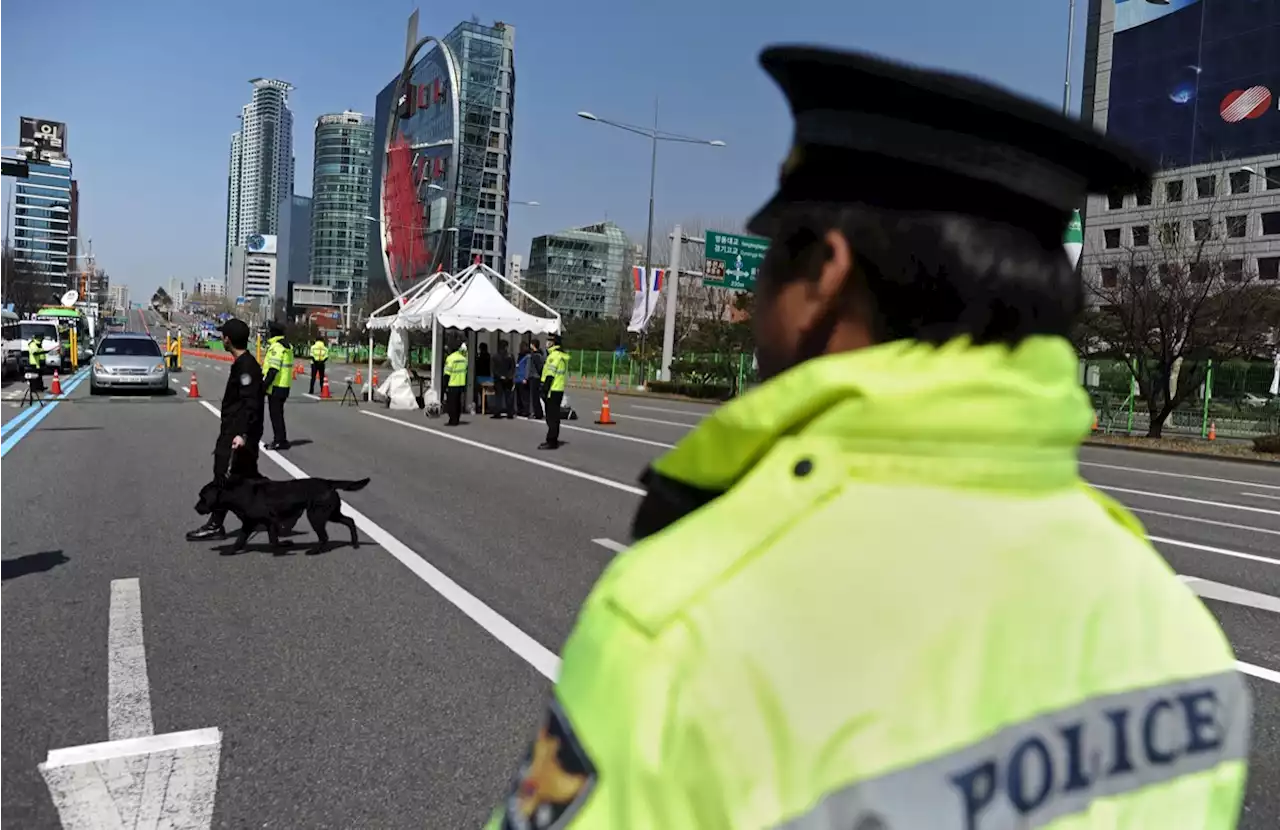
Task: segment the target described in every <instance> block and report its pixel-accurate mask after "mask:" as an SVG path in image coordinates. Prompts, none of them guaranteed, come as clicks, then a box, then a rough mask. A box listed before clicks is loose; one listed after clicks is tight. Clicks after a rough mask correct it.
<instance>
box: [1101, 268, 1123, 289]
mask: <svg viewBox="0 0 1280 830" xmlns="http://www.w3.org/2000/svg"><path fill="white" fill-rule="evenodd" d="M1099 273H1100V274H1101V276H1102V287H1103V288H1115V287H1116V286H1117V285H1119V284H1120V269H1119V268H1116V267H1115V266H1114V265H1107V266H1104V267H1103V268H1102V269H1101V271H1100V272H1099Z"/></svg>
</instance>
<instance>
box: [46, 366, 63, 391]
mask: <svg viewBox="0 0 1280 830" xmlns="http://www.w3.org/2000/svg"><path fill="white" fill-rule="evenodd" d="M49 394H50V395H61V394H62V379H61V378H59V377H58V370H57V369H54V370H53V386H51V387H50V388H49Z"/></svg>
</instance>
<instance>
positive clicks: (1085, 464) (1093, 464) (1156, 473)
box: [1080, 461, 1280, 490]
mask: <svg viewBox="0 0 1280 830" xmlns="http://www.w3.org/2000/svg"><path fill="white" fill-rule="evenodd" d="M1080 466H1081V467H1098V468H1100V469H1104V470H1123V471H1124V472H1126V473H1142V474H1143V475H1149V476H1169V477H1171V478H1187V479H1191V480H1193V481H1212V482H1216V483H1218V484H1240V485H1244V486H1246V487H1262V488H1264V489H1267V490H1280V484H1259V483H1258V482H1256V481H1236V480H1235V479H1232V478H1214V477H1213V476H1197V475H1191V474H1190V473H1171V472H1169V471H1168V470H1144V469H1142V468H1141V467H1125V466H1122V465H1120V464H1102V463H1100V462H1097V461H1081V462H1080Z"/></svg>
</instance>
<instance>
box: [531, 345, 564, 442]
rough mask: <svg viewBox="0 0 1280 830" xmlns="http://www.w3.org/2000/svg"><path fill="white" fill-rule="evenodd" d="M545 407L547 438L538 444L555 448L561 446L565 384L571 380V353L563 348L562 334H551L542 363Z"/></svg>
mask: <svg viewBox="0 0 1280 830" xmlns="http://www.w3.org/2000/svg"><path fill="white" fill-rule="evenodd" d="M541 380H542V392H543V394H544V395H545V396H546V397H545V398H544V399H543V408H544V409H545V410H546V413H547V439H546V440H545V441H543V442H542V443H541V444H539V445H538V449H540V450H554V449H557V448H558V447H559V446H560V406H561V404H562V403H563V402H564V386H565V383H566V382H567V381H568V380H569V353H568V352H566V351H565V350H564V349H563V348H561V341H560V335H558V334H553V335H551V345H550V346H549V347H548V348H547V360H546V362H545V363H543V364H542V379H541Z"/></svg>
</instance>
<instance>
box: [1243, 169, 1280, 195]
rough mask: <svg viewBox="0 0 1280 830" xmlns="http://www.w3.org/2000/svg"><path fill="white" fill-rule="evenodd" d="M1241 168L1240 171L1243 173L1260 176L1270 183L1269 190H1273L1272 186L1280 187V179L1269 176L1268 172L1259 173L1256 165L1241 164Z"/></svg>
mask: <svg viewBox="0 0 1280 830" xmlns="http://www.w3.org/2000/svg"><path fill="white" fill-rule="evenodd" d="M1239 169H1240V172H1242V173H1249V174H1251V175H1254V176H1257V177H1258V178H1260V179H1262V180H1263V181H1264V182H1266V183H1267V185H1268V187H1267V190H1271V189H1272V188H1280V179H1273V178H1271V177H1270V176H1268V175H1267V174H1266V173H1259V172H1258V169H1257V168H1256V167H1251V166H1250V165H1248V164H1242V165H1240V168H1239Z"/></svg>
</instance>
